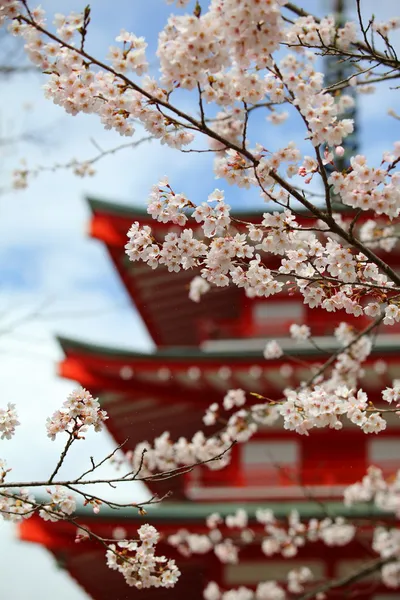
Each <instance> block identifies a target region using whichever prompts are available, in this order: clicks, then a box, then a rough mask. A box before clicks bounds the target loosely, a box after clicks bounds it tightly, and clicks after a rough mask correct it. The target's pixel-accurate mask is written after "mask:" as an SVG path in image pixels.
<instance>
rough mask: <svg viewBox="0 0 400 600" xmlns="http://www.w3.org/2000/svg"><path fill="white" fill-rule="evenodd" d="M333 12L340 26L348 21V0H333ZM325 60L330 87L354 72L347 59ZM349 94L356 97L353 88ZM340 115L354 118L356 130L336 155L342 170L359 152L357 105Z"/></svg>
mask: <svg viewBox="0 0 400 600" xmlns="http://www.w3.org/2000/svg"><path fill="white" fill-rule="evenodd" d="M333 12H334V15H335V21H336V24H337V25H338V26H339V27H340V26H342V25H343V24H344V23H345V21H346V0H333ZM324 61H325V82H326V86H327V87H329V86H331V85H334V84H335V83H338V82H339V81H343V80H344V79H347V78H348V77H350V76H351V75H352V74H353V73H354V66H353V65H352V63H351V62H350V61H349V60H348V59H347V60H344V59H342V58H341V57H340V56H337V55H328V56H326V57H325V59H324ZM338 93H345V94H347V95H348V96H352V97H353V98H355V93H354V91H353V88H351V87H348V88H346V89H345V91H344V92H338ZM340 117H342V118H346V119H353V121H354V130H353V133H351V134H350V135H348V136H347V137H346V138H345V139H344V140H343V143H342V146H343V148H344V150H345V153H344V156H343V157H341V158H338V157H336V159H335V163H336V164H337V166H338V167H339V169H340V170H345V169H347V168H348V167H349V165H350V162H349V161H350V157H351V156H354V154H357V150H358V139H357V133H358V132H357V106H356V105H354V106H353V107H352V108H349V109H347V110H346V111H345V112H344V113H341V115H340Z"/></svg>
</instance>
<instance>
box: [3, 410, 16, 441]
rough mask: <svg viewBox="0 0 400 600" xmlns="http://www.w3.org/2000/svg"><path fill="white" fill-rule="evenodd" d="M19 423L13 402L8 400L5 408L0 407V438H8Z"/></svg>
mask: <svg viewBox="0 0 400 600" xmlns="http://www.w3.org/2000/svg"><path fill="white" fill-rule="evenodd" d="M19 424H20V423H19V421H18V415H17V411H16V408H15V404H11V403H10V402H9V403H8V404H7V408H6V409H4V408H0V434H1V439H2V440H4V439H7V440H10V439H11V438H12V436H13V435H14V433H15V428H16V427H17V425H19Z"/></svg>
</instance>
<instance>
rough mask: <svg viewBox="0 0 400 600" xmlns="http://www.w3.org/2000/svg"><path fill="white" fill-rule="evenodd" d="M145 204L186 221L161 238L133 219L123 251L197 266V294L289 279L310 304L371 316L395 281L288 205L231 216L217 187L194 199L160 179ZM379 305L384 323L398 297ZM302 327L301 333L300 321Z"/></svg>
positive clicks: (267, 290)
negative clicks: (257, 217) (247, 216)
mask: <svg viewBox="0 0 400 600" xmlns="http://www.w3.org/2000/svg"><path fill="white" fill-rule="evenodd" d="M166 188H167V189H166ZM189 207H190V209H189V210H190V212H188V208H189ZM148 211H149V213H150V214H151V215H152V216H153V217H154V218H155V219H157V220H159V221H162V222H163V223H165V222H172V223H173V224H178V225H181V226H184V227H183V229H182V231H181V232H180V233H179V231H178V232H176V231H171V232H170V233H168V234H167V235H166V237H165V239H164V240H163V241H161V242H160V241H157V240H156V239H155V238H154V237H153V235H152V231H151V228H150V227H149V226H147V225H146V226H144V227H141V226H140V225H139V223H134V224H133V225H132V227H131V229H130V231H129V233H128V238H129V241H128V243H127V244H126V246H125V249H126V253H127V255H128V256H129V258H130V260H131V261H139V260H140V261H143V262H145V263H147V264H148V265H149V266H151V267H152V268H153V269H155V268H157V267H158V266H166V267H167V269H168V270H169V271H175V272H177V271H180V270H182V269H183V270H189V269H194V268H197V269H200V270H201V271H200V272H201V277H202V278H203V279H204V280H205V284H201V280H200V279H199V276H198V275H196V278H195V279H194V282H193V284H192V286H191V291H190V296H191V297H192V298H193V300H195V301H199V300H200V296H201V295H202V294H203V293H205V292H206V291H207V290H209V286H210V285H216V286H218V287H224V286H227V285H229V284H234V285H236V286H237V287H239V288H243V289H244V290H245V293H246V295H247V296H249V297H255V296H258V297H269V296H271V295H274V294H277V293H279V292H282V291H286V292H287V291H289V289H291V290H293V286H295V287H296V288H297V290H298V292H299V293H300V294H301V295H302V296H303V301H304V303H305V304H308V305H309V306H310V307H311V308H314V307H321V308H323V309H324V310H326V311H328V312H335V311H338V310H344V311H345V312H346V313H347V314H350V315H354V316H356V317H358V316H362V315H367V316H369V317H376V316H378V315H379V314H380V311H381V306H382V304H383V302H382V301H381V298H383V293H384V291H386V293H388V292H389V293H390V290H391V288H392V287H393V282H392V281H391V280H390V279H389V278H388V277H387V275H385V274H383V273H381V272H380V271H379V268H378V266H377V265H376V264H373V263H372V262H370V261H369V260H368V258H367V257H366V256H365V255H364V254H362V253H358V254H356V253H354V251H353V250H352V249H351V248H349V247H346V246H343V245H342V244H340V243H339V242H338V241H336V240H335V239H333V237H330V236H329V235H328V236H327V239H326V240H325V241H324V240H323V238H321V239H319V238H318V237H317V235H316V234H315V233H314V232H312V231H309V230H308V229H307V230H306V229H305V228H303V227H302V226H301V225H300V224H299V223H298V221H297V219H296V218H295V216H294V215H293V213H292V212H291V211H290V210H288V209H286V210H284V211H282V212H274V213H264V215H263V219H262V222H261V224H260V225H258V226H257V225H254V224H248V225H245V224H243V222H240V223H236V222H235V219H234V218H232V215H231V214H230V206H229V205H228V204H227V203H226V202H225V199H224V194H223V192H222V191H220V190H215V191H214V192H213V193H212V194H210V196H209V198H208V201H207V202H203V203H202V204H200V205H199V206H196V207H195V205H194V204H193V203H192V202H191V201H190V200H189V199H187V198H186V197H185V196H183V195H181V194H177V193H175V192H174V191H173V190H172V188H171V187H170V185H169V183H168V181H167V180H166V179H164V180H162V181H161V182H160V183H159V185H158V186H155V188H154V190H153V192H152V194H151V196H150V199H149V208H148ZM189 219H193V220H194V221H195V222H196V223H197V224H201V230H202V233H200V232H199V226H198V225H196V226H195V228H193V229H191V228H189V227H188V226H187V222H188V220H189ZM257 251H258V252H259V254H256V252H257ZM276 258H279V259H280V264H278V266H277V267H276V268H274V269H271V268H269V266H268V264H271V262H272V261H276ZM361 291H363V293H362V294H360V292H361ZM361 299H362V300H361ZM385 311H386V314H385V324H393V323H394V322H397V321H399V320H400V309H399V307H398V304H397V303H396V301H394V300H393V301H391V300H390V299H389V302H388V304H387V306H386V309H385ZM296 331H297V330H296ZM301 331H302V336H303V338H304V339H305V336H306V329H304V327H303V329H302V330H301ZM299 335H300V333H299V331H297V337H298V336H299Z"/></svg>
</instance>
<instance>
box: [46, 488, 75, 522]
mask: <svg viewBox="0 0 400 600" xmlns="http://www.w3.org/2000/svg"><path fill="white" fill-rule="evenodd" d="M47 492H48V494H50V501H49V502H48V503H46V504H43V506H42V508H41V510H40V511H39V515H40V516H41V517H42V519H43V520H44V521H59V520H60V519H63V518H65V515H67V516H68V515H72V513H73V512H75V509H76V500H75V498H74V496H73V495H72V494H71V493H69V492H68V490H67V488H65V487H62V486H60V485H56V486H55V487H54V489H51V488H48V489H47Z"/></svg>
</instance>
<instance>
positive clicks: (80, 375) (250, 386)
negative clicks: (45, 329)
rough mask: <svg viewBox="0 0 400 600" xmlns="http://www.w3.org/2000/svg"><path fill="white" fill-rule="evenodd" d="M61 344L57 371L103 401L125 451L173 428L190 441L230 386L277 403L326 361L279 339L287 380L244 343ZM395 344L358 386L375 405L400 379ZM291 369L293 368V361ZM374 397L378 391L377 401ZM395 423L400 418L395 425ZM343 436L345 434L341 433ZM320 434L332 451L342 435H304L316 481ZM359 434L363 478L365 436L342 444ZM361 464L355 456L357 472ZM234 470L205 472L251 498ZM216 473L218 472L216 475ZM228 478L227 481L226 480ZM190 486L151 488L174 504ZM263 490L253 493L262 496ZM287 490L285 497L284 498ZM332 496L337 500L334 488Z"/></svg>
mask: <svg viewBox="0 0 400 600" xmlns="http://www.w3.org/2000/svg"><path fill="white" fill-rule="evenodd" d="M328 341H329V340H328ZM60 343H61V346H62V348H63V350H64V353H65V359H64V360H63V361H62V362H61V364H60V367H59V372H60V375H62V376H63V377H66V378H68V379H73V380H76V381H78V382H79V383H80V384H81V385H83V386H84V387H87V388H88V389H90V390H91V392H92V393H93V394H95V395H99V396H100V401H101V404H102V407H103V408H105V409H106V410H107V412H108V415H109V420H108V421H107V428H108V429H109V431H110V433H111V434H112V435H113V437H114V439H115V440H116V442H117V443H122V442H125V441H126V440H128V441H127V442H126V444H125V446H124V449H125V450H129V449H134V448H135V446H136V445H137V443H139V442H141V441H143V440H147V441H149V442H151V441H152V440H153V439H154V438H155V437H157V436H159V435H161V434H162V433H163V432H164V431H169V433H170V435H171V438H172V439H173V440H177V439H178V438H179V437H180V436H185V437H187V438H191V437H192V435H193V434H194V433H195V432H196V431H198V430H199V429H201V428H202V425H203V424H202V417H203V415H204V411H205V409H206V408H207V407H208V406H209V405H210V404H211V403H212V402H218V403H221V400H222V398H223V396H224V394H225V392H226V391H227V390H228V389H232V388H242V389H244V390H248V391H253V392H257V393H259V394H262V395H265V396H266V397H268V398H271V399H279V398H280V397H281V390H282V389H283V388H284V387H286V386H287V385H290V386H293V387H296V386H297V385H298V384H299V383H300V381H301V380H304V379H305V378H306V377H307V376H308V374H309V368H310V365H311V364H314V365H315V364H317V363H322V362H323V360H324V356H323V355H322V354H321V352H320V351H319V350H317V349H316V348H314V347H313V346H311V345H309V344H307V342H306V343H304V344H303V345H302V344H299V345H293V342H292V341H291V340H289V339H287V340H286V341H282V344H286V345H289V347H290V354H291V355H292V356H294V357H295V359H297V361H296V362H294V363H292V365H291V366H290V369H291V372H290V374H289V376H287V375H285V373H284V372H283V370H282V366H283V362H282V359H277V360H271V361H266V360H265V359H264V358H263V355H262V352H261V349H260V350H244V348H243V344H244V342H241V343H239V347H238V349H237V350H236V351H235V350H233V347H234V342H233V343H231V346H232V349H231V350H230V351H221V350H220V349H219V348H218V349H216V350H210V351H202V350H199V349H193V348H173V349H169V350H158V351H156V352H155V353H153V354H148V353H139V352H132V351H128V350H122V349H116V348H105V347H101V346H96V345H92V344H87V343H82V342H78V341H75V340H69V339H65V338H61V339H60ZM321 343H322V342H321ZM228 344H229V343H228ZM328 347H329V348H330V349H333V348H334V346H332V343H331V345H330V346H329V345H326V348H328ZM398 347H399V337H398V336H382V337H381V340H380V341H378V343H377V347H376V349H375V352H377V353H378V357H379V360H385V362H386V365H387V366H386V371H385V372H384V373H381V374H378V373H377V372H376V370H375V368H374V367H375V363H376V356H375V355H374V353H373V354H372V355H371V357H370V358H369V359H368V361H367V362H366V363H365V366H364V370H365V373H364V376H363V378H362V383H361V385H362V386H363V387H364V389H366V390H367V391H368V392H369V394H370V395H371V399H373V400H374V401H375V402H378V403H379V394H380V390H381V389H382V388H384V387H385V385H389V384H390V383H389V382H390V381H391V380H393V379H395V378H398V377H399V375H400V357H399V354H398ZM299 359H300V360H299ZM286 364H287V365H288V364H289V363H288V361H286ZM374 393H375V394H376V397H375V398H374ZM248 400H249V402H250V403H257V402H259V400H258V399H257V398H253V397H251V396H250V397H249V399H248ZM397 425H398V423H397V420H396V422H395V427H396V426H397ZM208 431H209V433H210V434H211V433H212V429H211V428H210V429H208ZM390 431H392V432H393V428H392V427H390V429H388V430H387V433H388V434H389V432H390ZM342 433H343V434H344V432H342ZM384 434H386V432H384ZM321 435H323V436H324V447H325V448H328V447H331V445H333V446H336V443H337V432H332V431H328V432H326V431H325V430H324V431H323V432H322V434H321V431H317V432H316V433H315V434H314V433H313V435H311V436H310V438H307V439H304V440H303V437H304V436H300V437H301V440H302V444H303V446H304V448H303V451H302V453H303V460H305V458H304V457H305V456H306V455H307V456H309V459H307V460H308V465H307V466H306V467H304V468H306V469H308V470H309V471H310V472H311V473H312V472H314V471H315V473H317V474H319V476H320V475H321V474H320V472H319V471H320V470H321V469H322V471H323V472H325V471H326V468H325V467H324V466H323V465H322V463H321V466H320V469H319V470H318V468H317V465H316V464H315V460H316V458H315V457H318V456H319V457H321V452H317V454H315V449H314V446H313V445H315V444H317V445H319V444H320V439H321ZM271 436H272V437H275V438H276V437H279V436H281V437H283V438H286V439H287V438H288V437H290V432H287V431H281V430H279V429H278V430H276V431H275V432H274V428H271V427H268V437H269V438H271ZM357 436H358V437H357ZM355 437H356V439H357V448H358V449H359V451H360V457H359V462H360V464H359V465H358V467H359V468H358V467H357V473H355V471H353V472H352V476H358V475H360V476H362V475H363V474H364V471H365V468H366V465H365V459H366V455H365V452H366V450H365V443H366V437H367V436H365V434H363V433H362V432H359V431H358V430H356V431H354V432H352V434H351V436H350V438H349V439H348V440H347V442H346V444H345V443H344V437H343V435H342V438H341V439H342V446H343V449H344V450H346V448H347V445H349V447H351V446H352V445H353V444H354V438H355ZM359 438H360V439H359ZM271 439H272V438H271ZM296 439H297V436H296ZM346 439H347V438H346ZM307 448H308V450H307ZM234 450H235V449H234ZM346 451H347V450H346ZM237 452H239V450H237ZM336 455H337V457H338V460H339V459H340V456H341V454H340V453H337V452H336ZM238 460H239V459H238ZM321 460H322V459H321ZM340 460H341V459H340ZM340 460H339V463H340ZM357 460H358V459H356V457H355V456H354V463H355V464H354V467H355V468H356V462H357ZM310 461H311V462H310ZM338 467H339V473H340V472H341V471H342V468H341V466H340V464H339V465H338ZM237 468H238V466H237V463H235V461H233V462H232V464H231V466H230V467H228V468H227V469H224V471H222V472H221V471H209V470H208V469H206V470H205V471H207V473H210V475H208V477H211V478H213V479H212V481H211V482H210V485H213V486H215V485H217V486H220V485H221V484H222V485H226V484H227V483H229V482H230V485H239V487H241V489H242V491H241V492H238V493H239V494H242V495H243V497H246V493H250V492H249V490H248V489H246V486H248V485H250V483H249V482H247V483H246V482H240V481H239V479H238V477H239V475H238V472H237ZM332 469H333V467H332ZM332 469H331V470H332ZM272 471H273V473H272V475H271V477H272V479H271V481H270V482H269V485H272V484H274V485H275V486H276V485H278V483H277V481H276V479H277V478H276V469H272ZM358 471H360V472H358ZM212 473H213V474H214V475H211V474H212ZM303 475H304V473H303ZM262 476H263V478H264V479H263V480H264V481H266V477H267V473H263V474H262ZM225 480H227V481H226V482H225ZM231 480H232V481H231ZM188 481H190V480H188V479H187V478H186V479H185V478H183V477H177V478H173V479H169V480H167V481H165V482H157V483H156V482H153V483H152V484H151V485H150V487H151V490H152V491H153V492H154V493H158V494H163V493H166V492H167V491H172V492H173V499H175V500H176V499H178V498H182V497H185V496H187V490H186V491H185V486H186V485H187V482H188ZM185 482H186V483H185ZM224 482H225V483H224ZM328 483H329V482H328V481H327V482H325V481H323V482H322V484H323V485H327V484H328ZM336 483H342V482H341V481H340V478H339V479H338V478H337V477H336V476H334V477H333V476H332V478H331V480H330V484H336ZM243 486H244V487H243ZM278 487H279V485H278ZM261 491H262V490H259V491H255V492H252V493H257V494H260V493H261ZM278 491H279V490H278ZM287 491H288V490H286V492H287ZM300 491H301V490H300ZM220 492H221V490H220ZM286 492H284V493H283V496H285V493H286ZM292 492H293V482H292ZM222 493H223V491H222ZM263 493H265V492H263ZM274 493H275V494H277V493H278V492H274ZM271 494H272V491H271ZM327 495H328V496H329V495H331V494H329V493H328V494H327ZM334 495H337V490H336V493H335V494H333V496H334ZM234 497H235V496H234ZM257 497H260V496H259V495H258V496H257ZM264 497H265V496H264ZM267 497H268V495H267Z"/></svg>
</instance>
